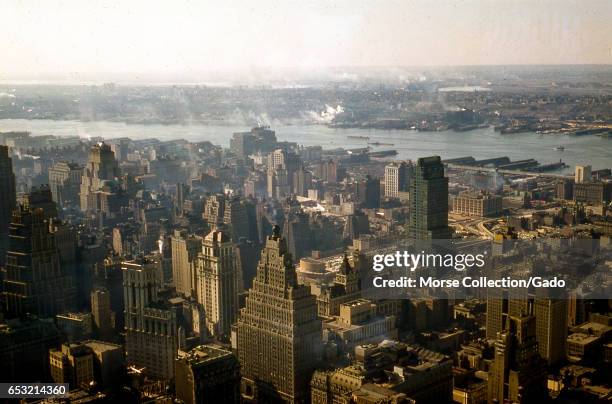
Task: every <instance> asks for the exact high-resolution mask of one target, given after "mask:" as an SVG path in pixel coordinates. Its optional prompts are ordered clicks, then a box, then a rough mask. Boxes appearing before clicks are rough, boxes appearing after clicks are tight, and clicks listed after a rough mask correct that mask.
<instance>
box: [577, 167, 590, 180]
mask: <svg viewBox="0 0 612 404" xmlns="http://www.w3.org/2000/svg"><path fill="white" fill-rule="evenodd" d="M591 180H592V175H591V166H576V170H575V173H574V182H575V183H576V184H582V183H584V182H589V181H591Z"/></svg>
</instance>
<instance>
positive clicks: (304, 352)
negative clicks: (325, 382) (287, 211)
mask: <svg viewBox="0 0 612 404" xmlns="http://www.w3.org/2000/svg"><path fill="white" fill-rule="evenodd" d="M236 330H237V345H238V358H239V360H240V365H241V372H242V376H243V379H242V386H241V391H242V394H243V396H244V397H245V398H248V399H256V400H258V401H260V402H278V401H283V402H287V403H303V402H307V400H308V394H309V382H310V378H311V376H312V373H313V371H314V369H315V367H316V365H317V360H318V356H319V355H318V353H319V352H318V351H319V350H320V349H321V321H320V320H319V319H318V318H317V306H316V301H315V297H314V296H313V295H311V294H310V289H309V288H308V287H307V286H304V285H298V283H297V275H296V272H295V267H294V266H293V265H292V260H291V256H290V254H289V253H288V252H287V247H286V245H285V241H284V240H283V239H282V238H281V237H280V229H279V228H278V226H275V228H274V232H273V235H272V236H270V237H268V238H267V240H266V245H265V247H264V249H263V251H262V254H261V259H260V261H259V266H258V268H257V275H256V277H255V279H254V280H253V287H252V288H251V290H250V293H249V296H248V297H247V298H246V306H245V307H244V308H243V309H241V311H240V318H239V320H238V323H237V325H236Z"/></svg>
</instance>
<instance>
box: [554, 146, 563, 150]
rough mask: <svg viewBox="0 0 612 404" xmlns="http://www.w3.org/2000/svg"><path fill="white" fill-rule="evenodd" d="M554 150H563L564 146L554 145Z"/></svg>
mask: <svg viewBox="0 0 612 404" xmlns="http://www.w3.org/2000/svg"><path fill="white" fill-rule="evenodd" d="M555 150H556V151H563V150H565V147H564V146H557V147H555Z"/></svg>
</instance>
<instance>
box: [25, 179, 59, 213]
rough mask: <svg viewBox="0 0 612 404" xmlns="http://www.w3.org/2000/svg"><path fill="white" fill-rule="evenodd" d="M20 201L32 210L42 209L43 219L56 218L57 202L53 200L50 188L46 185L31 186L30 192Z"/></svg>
mask: <svg viewBox="0 0 612 404" xmlns="http://www.w3.org/2000/svg"><path fill="white" fill-rule="evenodd" d="M22 203H23V206H24V207H25V208H27V209H30V210H32V211H34V210H36V209H42V211H43V213H44V216H45V219H53V218H57V203H55V201H53V196H52V195H51V189H50V188H49V187H48V186H47V185H40V186H37V187H32V189H31V190H30V193H28V194H25V195H24V196H23V200H22Z"/></svg>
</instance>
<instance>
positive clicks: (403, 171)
mask: <svg viewBox="0 0 612 404" xmlns="http://www.w3.org/2000/svg"><path fill="white" fill-rule="evenodd" d="M409 171H410V165H408V164H407V163H406V162H404V161H402V162H401V163H395V162H393V163H389V164H387V165H386V166H385V197H387V198H399V197H400V192H407V191H408V180H409V175H410V172H409Z"/></svg>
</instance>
